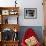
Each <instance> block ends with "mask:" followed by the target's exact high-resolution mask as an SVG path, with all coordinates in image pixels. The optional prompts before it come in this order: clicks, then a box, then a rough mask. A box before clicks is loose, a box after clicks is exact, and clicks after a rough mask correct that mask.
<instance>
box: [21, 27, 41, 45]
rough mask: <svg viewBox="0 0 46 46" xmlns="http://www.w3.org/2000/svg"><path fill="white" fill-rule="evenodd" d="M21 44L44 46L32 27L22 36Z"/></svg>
mask: <svg viewBox="0 0 46 46" xmlns="http://www.w3.org/2000/svg"><path fill="white" fill-rule="evenodd" d="M25 43H26V44H25ZM21 46H42V45H41V43H40V42H39V40H38V37H37V34H36V32H34V30H33V29H32V28H28V29H27V30H26V32H25V34H24V36H23V38H22V42H21Z"/></svg>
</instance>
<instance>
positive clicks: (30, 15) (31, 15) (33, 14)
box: [24, 8, 37, 19]
mask: <svg viewBox="0 0 46 46" xmlns="http://www.w3.org/2000/svg"><path fill="white" fill-rule="evenodd" d="M24 18H25V19H36V18H37V8H24Z"/></svg>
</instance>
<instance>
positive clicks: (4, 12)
mask: <svg viewBox="0 0 46 46" xmlns="http://www.w3.org/2000/svg"><path fill="white" fill-rule="evenodd" d="M16 12H17V13H16ZM9 16H14V17H16V16H17V18H16V21H17V23H16V24H9V23H8V18H7V17H9ZM18 17H19V7H0V20H1V24H0V32H1V33H3V31H4V29H11V30H10V31H14V33H18V31H19V29H20V26H19V24H18ZM5 18H6V19H5ZM16 21H15V22H16ZM3 35H4V34H3ZM7 35H8V34H7ZM12 35H13V34H12ZM14 35H15V34H14ZM14 37H15V36H14ZM14 37H13V39H14ZM16 37H17V34H16ZM2 38H3V37H2V34H1V41H0V46H18V42H19V41H18V39H17V41H16V39H15V41H13V39H10V40H9V41H5V40H4V39H2ZM11 38H12V37H11ZM17 38H18V37H17Z"/></svg>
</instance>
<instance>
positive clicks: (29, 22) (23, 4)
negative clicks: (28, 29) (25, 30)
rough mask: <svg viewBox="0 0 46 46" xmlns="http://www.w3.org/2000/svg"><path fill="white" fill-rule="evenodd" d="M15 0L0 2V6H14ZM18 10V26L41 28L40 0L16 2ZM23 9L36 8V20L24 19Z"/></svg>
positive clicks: (41, 12) (0, 0)
mask: <svg viewBox="0 0 46 46" xmlns="http://www.w3.org/2000/svg"><path fill="white" fill-rule="evenodd" d="M14 1H15V0H9V1H8V0H0V6H2V7H4V6H14V5H15V3H14ZM17 3H18V6H19V7H20V10H19V15H20V16H19V24H20V25H21V26H43V17H44V16H43V6H42V0H17ZM24 8H37V19H24Z"/></svg>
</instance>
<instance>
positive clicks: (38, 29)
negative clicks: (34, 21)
mask: <svg viewBox="0 0 46 46" xmlns="http://www.w3.org/2000/svg"><path fill="white" fill-rule="evenodd" d="M28 28H32V29H33V30H34V31H35V32H36V34H37V37H38V39H39V41H40V42H41V43H43V36H42V35H43V33H42V32H43V30H42V26H21V27H20V32H19V39H20V42H21V40H22V38H23V35H24V33H25V31H26V30H27V29H28Z"/></svg>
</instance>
